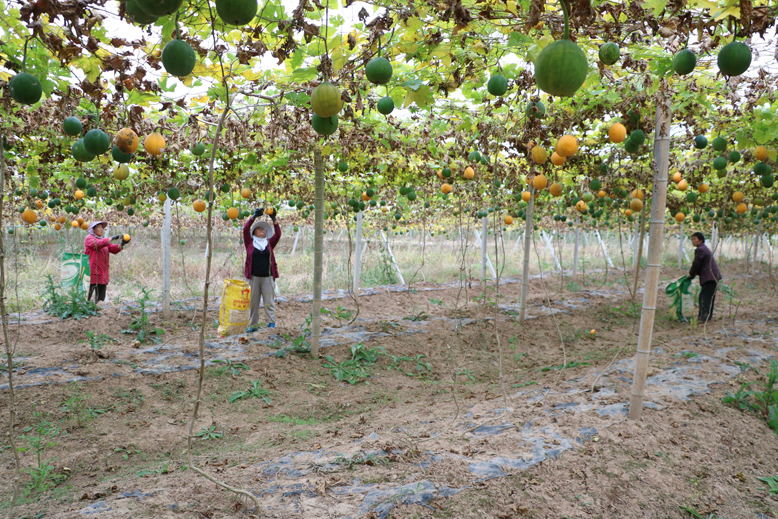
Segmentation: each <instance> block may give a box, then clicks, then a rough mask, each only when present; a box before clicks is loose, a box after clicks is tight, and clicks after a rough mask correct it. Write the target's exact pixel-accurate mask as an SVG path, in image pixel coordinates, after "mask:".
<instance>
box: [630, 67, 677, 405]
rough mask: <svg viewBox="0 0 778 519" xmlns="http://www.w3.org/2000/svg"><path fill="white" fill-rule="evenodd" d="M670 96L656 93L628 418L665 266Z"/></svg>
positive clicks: (640, 386)
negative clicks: (643, 271)
mask: <svg viewBox="0 0 778 519" xmlns="http://www.w3.org/2000/svg"><path fill="white" fill-rule="evenodd" d="M670 122H671V114H670V95H669V93H668V92H667V84H666V83H665V82H664V81H663V82H662V85H661V86H660V89H659V92H658V93H657V110H656V125H655V135H656V137H655V139H654V190H653V194H652V196H651V215H650V217H649V236H648V265H647V266H646V278H645V291H644V293H643V311H642V312H641V314H640V334H639V335H638V346H637V353H636V354H635V373H634V376H633V379H632V390H631V394H630V400H629V417H630V418H631V419H633V420H638V419H640V417H641V415H642V413H643V395H644V391H645V384H646V373H647V371H648V361H649V356H650V354H651V338H652V334H653V331H654V317H655V315H656V300H657V292H658V290H659V273H660V270H661V267H662V263H661V260H662V240H663V239H664V215H665V209H666V202H667V170H668V169H669V163H670Z"/></svg>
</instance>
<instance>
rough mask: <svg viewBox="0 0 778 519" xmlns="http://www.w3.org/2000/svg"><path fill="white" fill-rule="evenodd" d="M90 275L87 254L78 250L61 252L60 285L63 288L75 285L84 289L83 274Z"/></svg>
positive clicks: (81, 289)
mask: <svg viewBox="0 0 778 519" xmlns="http://www.w3.org/2000/svg"><path fill="white" fill-rule="evenodd" d="M88 275H90V272H89V256H87V255H86V254H81V253H78V252H64V253H62V263H61V264H60V285H62V287H63V288H73V287H76V288H77V289H78V290H80V291H83V290H84V276H88Z"/></svg>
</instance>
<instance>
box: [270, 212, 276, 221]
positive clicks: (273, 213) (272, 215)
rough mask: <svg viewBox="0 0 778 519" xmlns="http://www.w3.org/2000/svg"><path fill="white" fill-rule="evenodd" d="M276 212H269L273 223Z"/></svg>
mask: <svg viewBox="0 0 778 519" xmlns="http://www.w3.org/2000/svg"><path fill="white" fill-rule="evenodd" d="M276 214H277V212H276V211H273V212H272V213H270V219H271V220H273V223H275V221H276Z"/></svg>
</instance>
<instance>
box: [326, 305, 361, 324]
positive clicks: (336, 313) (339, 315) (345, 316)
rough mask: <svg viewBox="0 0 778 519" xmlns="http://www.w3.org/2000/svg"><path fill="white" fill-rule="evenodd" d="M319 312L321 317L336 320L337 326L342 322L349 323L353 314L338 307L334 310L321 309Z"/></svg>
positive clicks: (346, 309)
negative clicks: (324, 316)
mask: <svg viewBox="0 0 778 519" xmlns="http://www.w3.org/2000/svg"><path fill="white" fill-rule="evenodd" d="M320 312H321V315H326V316H328V317H334V318H335V319H337V320H338V326H340V325H341V324H342V323H343V321H350V320H351V318H352V317H353V316H354V312H352V311H351V310H349V309H348V308H344V307H342V306H340V305H338V306H337V308H335V310H330V309H328V308H324V307H322V308H321V310H320Z"/></svg>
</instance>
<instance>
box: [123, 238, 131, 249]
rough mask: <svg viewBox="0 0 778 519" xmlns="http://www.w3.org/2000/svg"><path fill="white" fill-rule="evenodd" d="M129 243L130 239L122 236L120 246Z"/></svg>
mask: <svg viewBox="0 0 778 519" xmlns="http://www.w3.org/2000/svg"><path fill="white" fill-rule="evenodd" d="M128 243H130V240H125V239H124V237H122V247H124V246H125V245H127V244H128Z"/></svg>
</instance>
